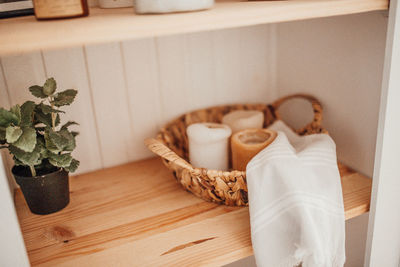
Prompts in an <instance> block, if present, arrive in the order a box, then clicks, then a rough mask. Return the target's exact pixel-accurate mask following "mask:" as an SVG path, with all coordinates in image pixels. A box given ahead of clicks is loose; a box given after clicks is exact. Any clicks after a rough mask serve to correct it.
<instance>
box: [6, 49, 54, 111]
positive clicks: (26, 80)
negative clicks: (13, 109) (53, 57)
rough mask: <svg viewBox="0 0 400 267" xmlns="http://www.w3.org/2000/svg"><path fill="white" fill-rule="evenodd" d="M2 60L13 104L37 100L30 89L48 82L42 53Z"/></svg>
mask: <svg viewBox="0 0 400 267" xmlns="http://www.w3.org/2000/svg"><path fill="white" fill-rule="evenodd" d="M1 60H2V64H3V68H4V76H5V79H6V82H7V85H8V92H9V94H10V99H11V104H12V105H14V104H22V103H23V102H25V101H26V100H27V99H31V100H36V98H35V97H34V96H32V95H31V93H30V92H29V90H28V89H29V86H31V85H34V84H38V85H42V84H43V83H44V82H45V80H46V74H45V70H44V66H43V60H42V56H41V54H40V52H35V53H31V54H23V55H17V56H7V57H2V59H1Z"/></svg>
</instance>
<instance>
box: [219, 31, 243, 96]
mask: <svg viewBox="0 0 400 267" xmlns="http://www.w3.org/2000/svg"><path fill="white" fill-rule="evenodd" d="M241 30H242V28H240V29H228V30H224V31H214V32H212V34H213V39H214V55H215V72H216V74H215V77H216V81H215V89H216V99H217V103H218V104H229V103H239V102H242V101H241V100H242V99H241V93H242V84H241V81H240V78H241V74H240V72H241V69H242V66H241V52H242V54H243V53H246V52H245V51H241V47H240V32H241Z"/></svg>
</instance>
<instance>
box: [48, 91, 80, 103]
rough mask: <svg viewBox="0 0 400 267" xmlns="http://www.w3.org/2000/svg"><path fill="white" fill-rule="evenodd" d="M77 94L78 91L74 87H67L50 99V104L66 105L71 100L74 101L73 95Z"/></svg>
mask: <svg viewBox="0 0 400 267" xmlns="http://www.w3.org/2000/svg"><path fill="white" fill-rule="evenodd" d="M77 94H78V91H76V90H74V89H68V90H65V91H63V92H60V93H58V94H56V95H55V97H54V101H52V104H53V105H55V106H57V107H61V106H66V105H70V104H71V103H72V102H74V99H75V96H76V95H77Z"/></svg>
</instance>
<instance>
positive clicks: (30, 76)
mask: <svg viewBox="0 0 400 267" xmlns="http://www.w3.org/2000/svg"><path fill="white" fill-rule="evenodd" d="M1 64H2V67H3V74H4V77H3V78H4V81H3V83H4V86H5V87H6V89H7V91H8V99H9V101H10V103H9V104H10V105H16V104H22V103H24V102H25V101H26V100H28V99H29V100H34V101H36V98H35V97H34V96H32V94H31V93H30V92H29V87H30V86H31V85H34V84H39V85H42V84H43V83H44V82H45V80H46V74H45V70H44V65H43V60H42V57H41V54H40V52H35V53H31V54H23V55H16V56H7V57H2V58H1ZM0 86H1V85H0ZM1 104H2V103H1ZM3 154H4V158H5V160H6V161H7V163H6V165H7V166H6V167H7V171H8V177H9V181H10V184H12V185H13V187H17V184H16V183H15V180H14V179H13V178H12V175H11V172H10V169H11V167H12V166H13V165H14V161H13V160H12V158H11V155H10V154H9V153H8V152H3Z"/></svg>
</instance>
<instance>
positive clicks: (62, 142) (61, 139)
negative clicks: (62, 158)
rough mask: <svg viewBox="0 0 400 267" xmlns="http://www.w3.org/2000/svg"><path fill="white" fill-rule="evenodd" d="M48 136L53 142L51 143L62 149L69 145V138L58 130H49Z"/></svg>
mask: <svg viewBox="0 0 400 267" xmlns="http://www.w3.org/2000/svg"><path fill="white" fill-rule="evenodd" d="M49 137H50V140H51V141H52V142H53V144H55V145H56V147H57V148H58V149H59V150H60V151H62V150H64V148H65V147H67V146H68V145H69V140H68V138H66V137H65V136H64V135H62V134H61V133H60V132H55V131H53V130H50V131H49Z"/></svg>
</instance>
